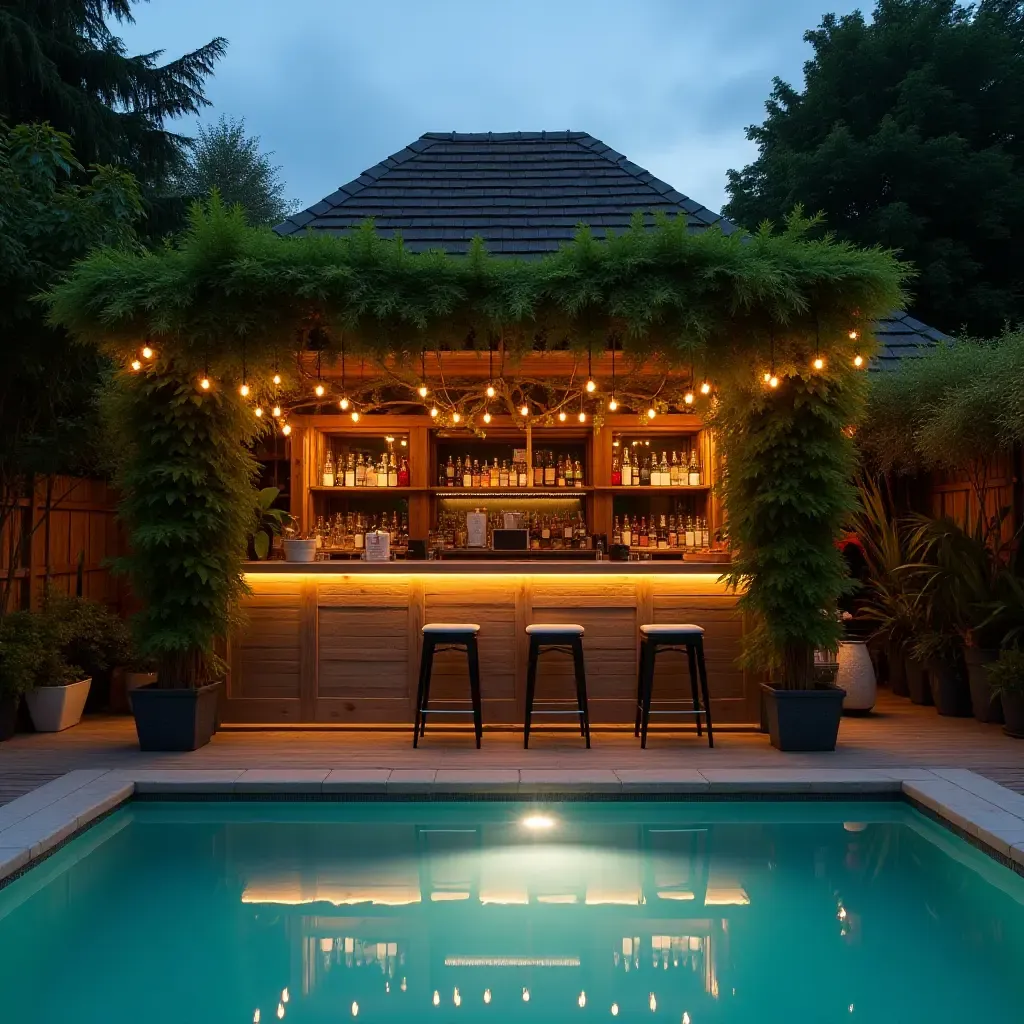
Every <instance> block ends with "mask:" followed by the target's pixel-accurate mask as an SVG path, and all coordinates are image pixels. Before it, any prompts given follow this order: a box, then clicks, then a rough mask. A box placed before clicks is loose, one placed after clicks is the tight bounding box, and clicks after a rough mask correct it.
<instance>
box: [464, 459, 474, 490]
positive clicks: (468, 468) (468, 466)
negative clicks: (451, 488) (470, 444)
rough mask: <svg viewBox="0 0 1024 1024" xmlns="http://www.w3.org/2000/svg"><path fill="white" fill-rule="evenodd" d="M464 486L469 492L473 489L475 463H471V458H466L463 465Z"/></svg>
mask: <svg viewBox="0 0 1024 1024" xmlns="http://www.w3.org/2000/svg"><path fill="white" fill-rule="evenodd" d="M462 486H463V487H464V488H465V489H466V490H467V491H468V490H471V489H472V487H473V463H472V462H470V461H469V456H468V455H467V456H466V461H465V462H463V464H462Z"/></svg>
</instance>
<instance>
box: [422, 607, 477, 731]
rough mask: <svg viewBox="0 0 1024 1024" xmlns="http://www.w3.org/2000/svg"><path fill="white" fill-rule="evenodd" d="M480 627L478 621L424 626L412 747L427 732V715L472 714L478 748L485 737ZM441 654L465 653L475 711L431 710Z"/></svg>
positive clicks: (451, 702)
mask: <svg viewBox="0 0 1024 1024" xmlns="http://www.w3.org/2000/svg"><path fill="white" fill-rule="evenodd" d="M479 632H480V627H479V626H478V625H477V624H476V623H475V622H428V623H427V624H426V625H425V626H424V627H423V651H422V653H421V654H420V681H419V688H418V690H417V692H416V719H415V722H414V724H413V729H412V745H413V747H415V746H417V744H418V743H419V738H420V737H421V736H422V735H423V734H424V733H425V732H426V729H427V715H435V714H446V715H472V716H473V731H474V732H475V733H476V745H477V749H479V748H480V737H481V736H482V735H483V720H482V717H481V712H480V659H479V656H478V653H477V646H476V635H477V633H479ZM440 651H465V652H466V659H467V660H468V662H469V693H470V699H471V702H472V704H473V709H472V711H462V710H458V709H455V708H439V707H433V708H432V707H430V706H429V705H430V672H431V669H432V668H433V665H434V654H435V652H440ZM434 703H435V704H465V703H466V702H465V701H454V700H437V701H434Z"/></svg>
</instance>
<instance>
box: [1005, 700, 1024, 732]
mask: <svg viewBox="0 0 1024 1024" xmlns="http://www.w3.org/2000/svg"><path fill="white" fill-rule="evenodd" d="M1000 696H1001V697H1002V699H1003V715H1004V716H1005V718H1006V725H1004V726H1003V732H1005V733H1006V735H1007V736H1014V737H1016V738H1017V739H1024V693H1002V694H1000Z"/></svg>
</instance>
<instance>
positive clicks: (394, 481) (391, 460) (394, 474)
mask: <svg viewBox="0 0 1024 1024" xmlns="http://www.w3.org/2000/svg"><path fill="white" fill-rule="evenodd" d="M397 486H398V463H397V462H395V453H394V452H391V454H390V455H388V487H397ZM392 539H394V538H392Z"/></svg>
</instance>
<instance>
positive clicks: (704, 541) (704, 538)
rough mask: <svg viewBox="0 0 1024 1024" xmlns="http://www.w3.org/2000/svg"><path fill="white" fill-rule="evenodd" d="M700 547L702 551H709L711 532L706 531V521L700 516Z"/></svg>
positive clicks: (704, 517) (705, 518)
mask: <svg viewBox="0 0 1024 1024" xmlns="http://www.w3.org/2000/svg"><path fill="white" fill-rule="evenodd" d="M700 546H701V548H702V549H703V550H704V551H709V550H710V549H711V532H710V530H708V520H707V517H706V516H702V517H701V520H700Z"/></svg>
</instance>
